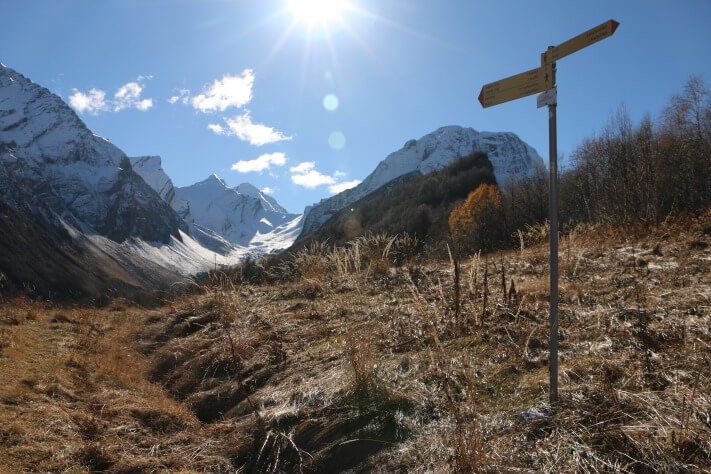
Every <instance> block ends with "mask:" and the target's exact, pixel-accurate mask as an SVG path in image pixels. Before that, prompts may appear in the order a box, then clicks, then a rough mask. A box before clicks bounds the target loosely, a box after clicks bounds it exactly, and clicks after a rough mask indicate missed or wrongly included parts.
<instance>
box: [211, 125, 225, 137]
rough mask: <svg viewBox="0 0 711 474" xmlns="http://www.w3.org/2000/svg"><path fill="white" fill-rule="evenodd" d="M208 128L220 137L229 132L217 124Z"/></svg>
mask: <svg viewBox="0 0 711 474" xmlns="http://www.w3.org/2000/svg"><path fill="white" fill-rule="evenodd" d="M207 128H209V129H210V130H212V131H213V132H215V133H216V134H218V135H224V134H225V133H227V130H225V127H223V126H222V125H219V124H216V123H211V124H209V125H208V126H207Z"/></svg>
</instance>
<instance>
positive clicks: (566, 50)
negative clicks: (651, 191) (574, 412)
mask: <svg viewBox="0 0 711 474" xmlns="http://www.w3.org/2000/svg"><path fill="white" fill-rule="evenodd" d="M618 26H620V24H619V23H618V22H616V21H615V20H608V21H606V22H605V23H602V24H601V25H598V26H596V27H595V28H592V29H590V30H588V31H586V32H584V33H582V34H579V35H578V36H576V37H574V38H571V39H569V40H568V41H565V42H563V43H561V44H559V45H558V46H549V47H548V51H546V52H545V53H543V54H542V55H541V67H539V68H536V69H531V70H530V71H526V72H522V73H520V74H516V75H514V76H510V77H507V78H505V79H501V80H499V81H496V82H490V83H489V84H485V85H484V86H483V87H482V88H481V92H479V97H478V99H479V103H481V106H482V107H484V108H486V107H491V106H492V105H497V104H503V103H504V102H508V101H510V100H516V99H520V98H521V97H526V96H529V95H531V94H536V93H539V92H540V94H538V100H537V104H538V107H539V108H540V107H545V106H546V105H547V106H548V127H549V128H548V139H549V142H550V143H549V152H550V207H549V215H550V232H551V238H550V240H551V243H550V244H551V245H550V251H551V257H550V258H551V262H550V277H551V281H550V289H551V291H550V343H549V350H550V358H549V361H548V368H549V370H550V404H551V406H553V405H555V404H556V403H557V402H558V136H557V135H558V134H557V130H556V107H557V105H558V104H557V102H558V97H557V95H558V92H557V88H556V85H555V69H556V61H557V60H559V59H561V58H564V57H566V56H568V55H570V54H573V53H574V52H576V51H579V50H581V49H583V48H587V47H588V46H590V45H591V44H594V43H597V42H598V41H601V40H603V39H605V38H609V37H610V36H612V35H613V34H614V33H615V30H617V27H618Z"/></svg>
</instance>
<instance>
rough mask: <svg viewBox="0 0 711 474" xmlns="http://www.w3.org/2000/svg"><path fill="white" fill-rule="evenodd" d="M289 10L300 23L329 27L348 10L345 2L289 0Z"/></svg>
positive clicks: (333, 0)
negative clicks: (330, 23)
mask: <svg viewBox="0 0 711 474" xmlns="http://www.w3.org/2000/svg"><path fill="white" fill-rule="evenodd" d="M288 6H289V9H290V10H291V11H292V13H293V14H294V17H295V19H297V20H298V21H303V22H306V23H308V24H310V25H314V24H321V25H327V24H328V23H329V22H331V21H333V20H335V19H337V18H339V17H340V14H341V12H342V11H343V10H344V9H345V8H346V1H345V0H288Z"/></svg>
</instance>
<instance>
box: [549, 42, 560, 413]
mask: <svg viewBox="0 0 711 474" xmlns="http://www.w3.org/2000/svg"><path fill="white" fill-rule="evenodd" d="M551 49H553V46H551V47H549V48H548V50H549V51H550V50H551ZM551 66H552V78H551V79H552V83H553V86H554V87H555V86H556V82H555V73H556V63H555V62H553V63H552V64H551ZM556 102H557V101H556ZM557 106H558V104H557V103H553V104H550V105H548V140H549V153H550V189H549V191H550V207H549V214H550V259H551V261H550V343H549V345H550V358H549V370H550V389H549V390H550V397H549V401H550V404H551V405H554V404H555V403H556V402H557V401H558V136H557V135H558V134H557V125H556V108H557Z"/></svg>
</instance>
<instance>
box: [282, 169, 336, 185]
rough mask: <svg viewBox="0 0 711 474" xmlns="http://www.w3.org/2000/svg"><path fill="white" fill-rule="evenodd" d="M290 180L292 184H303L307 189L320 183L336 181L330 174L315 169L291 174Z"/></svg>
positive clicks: (333, 182)
mask: <svg viewBox="0 0 711 474" xmlns="http://www.w3.org/2000/svg"><path fill="white" fill-rule="evenodd" d="M291 180H292V181H293V182H294V184H298V185H299V186H304V187H306V188H309V189H313V188H315V187H317V186H321V185H322V184H335V182H336V180H335V179H333V177H332V176H328V175H325V174H322V173H319V172H318V171H316V170H311V171H307V172H305V173H302V174H294V175H291Z"/></svg>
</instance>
